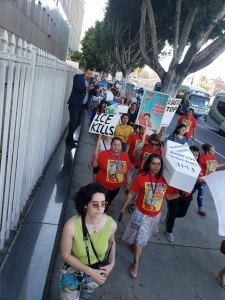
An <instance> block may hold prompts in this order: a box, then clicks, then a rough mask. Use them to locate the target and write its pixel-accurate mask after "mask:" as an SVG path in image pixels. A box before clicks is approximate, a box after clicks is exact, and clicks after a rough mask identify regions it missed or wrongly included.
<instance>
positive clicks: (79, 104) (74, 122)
mask: <svg viewBox="0 0 225 300" xmlns="http://www.w3.org/2000/svg"><path fill="white" fill-rule="evenodd" d="M92 73H93V68H92V67H86V68H85V71H84V74H76V75H75V76H74V78H73V88H72V92H71V95H70V98H69V100H68V104H69V106H68V109H69V114H70V122H69V131H68V134H67V137H66V143H67V145H69V146H71V147H77V146H78V144H77V143H78V141H75V140H74V139H73V135H74V132H75V130H76V129H77V127H78V126H79V125H80V122H81V119H82V115H83V109H84V108H86V109H87V110H88V100H89V97H90V96H91V95H90V91H91V90H93V89H94V84H93V82H92V81H91V77H92Z"/></svg>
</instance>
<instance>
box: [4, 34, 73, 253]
mask: <svg viewBox="0 0 225 300" xmlns="http://www.w3.org/2000/svg"><path fill="white" fill-rule="evenodd" d="M74 73H76V70H75V69H74V68H72V67H70V66H69V65H67V64H66V63H65V62H63V61H60V60H59V59H57V58H56V57H54V56H52V55H50V54H48V53H46V52H44V51H43V50H41V49H38V48H36V47H35V46H33V45H31V44H27V42H26V41H22V40H21V39H19V40H17V41H16V38H15V36H14V35H12V36H11V37H10V38H9V34H8V33H7V31H3V32H2V35H1V40H0V249H3V247H4V243H5V240H6V239H7V238H9V234H10V230H13V229H15V228H16V227H17V225H18V222H19V218H20V214H21V212H22V211H23V209H24V206H25V204H26V202H27V200H28V198H29V195H30V193H31V191H32V189H33V188H34V186H35V184H36V182H37V180H38V178H39V177H40V176H41V174H42V172H43V169H44V167H45V165H46V163H47V161H48V160H49V158H50V156H51V154H52V152H53V151H54V149H55V146H56V145H57V143H58V141H59V139H60V137H61V135H62V133H63V131H64V130H65V128H66V125H67V123H68V112H67V105H66V101H67V99H68V97H69V93H70V91H71V88H72V82H73V80H72V78H73V75H74Z"/></svg>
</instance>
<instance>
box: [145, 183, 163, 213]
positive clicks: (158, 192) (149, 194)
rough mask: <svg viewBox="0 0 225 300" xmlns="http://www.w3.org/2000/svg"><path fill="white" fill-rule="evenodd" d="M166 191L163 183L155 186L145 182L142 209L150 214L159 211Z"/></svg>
mask: <svg viewBox="0 0 225 300" xmlns="http://www.w3.org/2000/svg"><path fill="white" fill-rule="evenodd" d="M152 187H153V190H152ZM166 189H167V185H166V184H164V183H158V184H157V185H156V183H153V184H151V183H149V182H145V194H144V201H143V203H142V208H143V209H145V210H147V211H150V212H154V211H155V212H156V211H159V210H160V209H161V206H162V203H163V199H164V194H165V191H166ZM153 191H154V195H153Z"/></svg>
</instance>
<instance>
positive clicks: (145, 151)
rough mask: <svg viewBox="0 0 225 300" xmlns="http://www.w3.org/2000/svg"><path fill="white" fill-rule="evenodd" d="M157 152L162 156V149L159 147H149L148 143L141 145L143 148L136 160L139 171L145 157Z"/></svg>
mask: <svg viewBox="0 0 225 300" xmlns="http://www.w3.org/2000/svg"><path fill="white" fill-rule="evenodd" d="M153 153H154V154H159V155H160V156H162V149H161V148H159V147H155V149H154V150H153V149H151V148H150V146H149V144H147V145H145V146H144V147H143V150H142V152H141V155H140V158H139V160H138V164H137V165H138V170H139V171H141V170H142V169H143V166H144V163H145V162H146V160H147V158H148V157H149V155H150V154H153Z"/></svg>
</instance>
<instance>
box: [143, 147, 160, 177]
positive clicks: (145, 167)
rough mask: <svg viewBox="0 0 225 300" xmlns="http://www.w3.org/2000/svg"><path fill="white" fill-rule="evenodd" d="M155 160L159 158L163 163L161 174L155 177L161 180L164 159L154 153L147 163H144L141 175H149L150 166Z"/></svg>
mask: <svg viewBox="0 0 225 300" xmlns="http://www.w3.org/2000/svg"><path fill="white" fill-rule="evenodd" d="M154 158H158V159H159V160H160V162H161V167H160V170H159V173H158V174H156V176H155V177H156V178H159V177H160V176H161V175H162V170H163V159H162V157H161V155H159V154H155V153H152V154H150V155H149V157H148V158H147V160H146V162H145V163H144V166H143V170H142V171H141V173H144V175H147V173H148V172H149V171H150V167H149V165H150V163H151V162H152V160H153V159H154Z"/></svg>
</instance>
